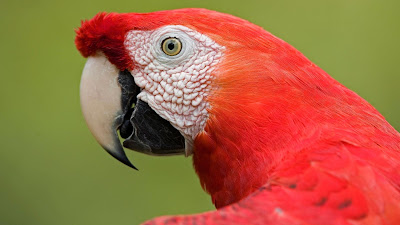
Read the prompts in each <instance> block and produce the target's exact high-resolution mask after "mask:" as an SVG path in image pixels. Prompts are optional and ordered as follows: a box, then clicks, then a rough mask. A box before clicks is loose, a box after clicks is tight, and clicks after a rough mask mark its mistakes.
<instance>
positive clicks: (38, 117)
mask: <svg viewBox="0 0 400 225" xmlns="http://www.w3.org/2000/svg"><path fill="white" fill-rule="evenodd" d="M184 7H203V8H208V9H213V10H218V11H222V12H226V13H230V14H233V15H236V16H239V17H242V18H245V19H247V20H250V21H251V22H253V23H255V24H258V25H261V26H262V27H264V28H265V29H267V30H269V31H270V32H272V33H273V34H275V35H277V36H279V37H281V38H282V39H284V40H286V41H287V42H289V43H290V44H292V45H294V46H295V47H296V48H298V49H299V50H300V51H302V52H303V53H304V54H305V55H306V56H307V57H309V58H310V59H311V60H312V61H314V62H315V63H316V64H317V65H319V66H320V67H322V68H323V69H324V70H326V71H327V72H328V73H329V74H331V75H332V76H333V77H334V78H335V79H337V80H339V81H340V82H342V83H343V84H345V85H346V86H347V87H349V88H351V89H353V90H355V91H356V92H357V93H359V94H360V95H361V96H362V97H364V98H365V99H367V100H368V101H369V102H371V103H372V104H373V105H374V106H375V107H376V108H377V109H378V110H379V111H380V112H381V113H382V114H383V115H384V116H385V117H386V118H387V120H389V122H390V123H391V124H392V125H393V126H394V127H395V128H397V129H398V130H399V128H400V120H399V118H400V104H399V96H400V89H399V82H400V72H399V65H400V54H399V52H400V42H399V40H400V13H399V10H400V1H398V0H383V1H382V0H375V1H372V0H336V1H319V0H303V1H294V0H293V1H288V0H281V1H272V0H264V1H252V0H246V1H243V0H219V1H213V0H197V1H194V0H179V1H178V0H157V1H153V0H129V1H128V0H113V1H109V0H97V1H85V0H69V1H54V0H36V1H27V0H1V1H0V8H1V9H2V10H1V13H0V27H1V35H0V65H1V67H0V69H1V74H0V103H1V106H0V107H1V108H0V109H1V110H0V124H1V128H0V143H1V145H0V146H1V147H0V148H1V150H0V224H5V225H24V224H29V225H54V224H57V225H71V224H74V225H87V224H96V225H103V224H116V225H128V224H129V225H133V224H138V223H140V222H143V221H144V220H146V219H150V218H152V217H155V216H159V215H165V214H188V213H198V212H203V211H206V210H212V209H214V207H213V206H212V204H211V201H210V198H209V196H208V195H207V194H205V193H204V192H203V191H202V189H201V187H200V185H199V182H198V179H197V177H196V175H195V173H194V171H193V169H192V165H191V158H184V157H167V158H161V157H150V156H145V155H140V154H137V153H134V152H130V153H129V157H130V159H131V160H132V161H133V163H134V164H135V165H136V166H137V167H138V168H139V169H140V171H139V172H137V171H133V170H131V169H129V168H128V167H126V166H124V165H122V164H121V163H118V162H117V161H116V160H114V159H112V158H111V157H110V156H109V155H108V154H107V153H106V152H105V151H103V150H102V149H101V148H100V146H99V145H98V144H97V143H96V142H95V140H94V138H92V136H91V134H90V133H89V130H88V129H87V127H86V125H85V122H84V120H83V117H82V115H81V111H80V105H79V93H78V92H79V81H80V74H81V71H82V69H83V66H84V63H85V59H84V58H82V57H81V56H80V54H79V53H78V52H77V51H76V49H75V46H74V36H75V34H74V28H76V27H78V26H79V25H80V20H81V19H89V18H91V17H93V16H94V15H95V14H96V13H97V12H99V11H107V12H112V11H116V12H150V11H156V10H166V9H175V8H184Z"/></svg>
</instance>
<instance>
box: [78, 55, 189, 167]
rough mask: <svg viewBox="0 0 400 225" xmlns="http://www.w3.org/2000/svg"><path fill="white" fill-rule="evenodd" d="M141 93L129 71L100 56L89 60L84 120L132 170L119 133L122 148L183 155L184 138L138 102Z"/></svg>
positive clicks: (83, 89)
mask: <svg viewBox="0 0 400 225" xmlns="http://www.w3.org/2000/svg"><path fill="white" fill-rule="evenodd" d="M140 91H141V89H140V88H139V87H138V86H137V85H136V84H135V81H134V78H133V76H132V74H131V73H130V72H129V71H127V70H124V71H120V70H118V68H117V67H116V66H115V65H113V64H111V63H110V62H109V60H108V59H107V58H106V57H105V56H104V55H103V54H96V55H95V56H90V57H88V60H87V62H86V65H85V68H84V69H83V73H82V78H81V87H80V96H81V107H82V112H83V116H84V117H85V120H86V123H87V125H88V127H89V129H90V131H91V132H92V134H93V136H94V137H95V139H96V140H97V142H98V143H99V144H100V145H101V146H102V147H103V148H104V149H105V150H106V151H107V152H108V153H110V155H112V156H113V157H114V158H116V159H118V160H119V161H120V162H122V163H123V164H125V165H127V166H129V167H131V168H133V169H136V167H135V166H133V165H132V163H131V162H130V161H129V159H128V158H127V157H126V154H125V152H124V150H123V147H122V145H121V142H120V140H119V136H118V133H117V131H118V130H119V134H120V136H121V138H123V139H125V140H124V142H123V145H124V146H125V147H126V148H129V149H132V150H134V151H137V152H141V153H144V154H148V155H180V154H185V139H184V137H183V136H182V135H181V134H180V132H179V131H178V130H176V129H175V128H174V127H173V126H172V125H171V124H170V123H169V122H168V121H167V120H165V119H163V118H161V117H160V116H159V115H158V114H157V113H156V112H155V111H154V110H153V109H152V108H150V106H149V105H148V104H147V103H146V102H144V101H142V100H140V99H137V95H138V94H139V93H140ZM132 106H134V108H132ZM136 170H137V169H136Z"/></svg>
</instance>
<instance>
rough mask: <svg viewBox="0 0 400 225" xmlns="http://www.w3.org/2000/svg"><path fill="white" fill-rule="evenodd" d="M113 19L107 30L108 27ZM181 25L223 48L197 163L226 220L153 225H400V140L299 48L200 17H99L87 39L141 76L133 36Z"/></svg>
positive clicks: (229, 21) (211, 217)
mask: <svg viewBox="0 0 400 225" xmlns="http://www.w3.org/2000/svg"><path fill="white" fill-rule="evenodd" d="M107 21H109V22H107ZM167 24H168V25H170V24H179V25H184V26H187V27H190V28H192V29H194V30H197V31H198V32H200V33H203V34H205V35H207V36H208V37H210V38H212V39H213V40H215V41H216V42H217V43H218V44H220V45H222V46H225V47H226V50H225V52H224V56H223V60H221V63H220V64H219V65H218V68H217V69H216V70H215V71H214V80H213V82H212V85H213V88H212V90H214V91H213V92H212V93H211V94H210V96H209V97H208V98H207V101H208V102H209V103H210V105H211V107H210V109H209V114H210V117H209V120H208V121H207V124H206V127H205V129H204V131H203V132H201V133H200V134H199V135H198V136H197V137H196V139H195V143H194V146H195V148H194V154H193V164H194V167H195V169H196V172H197V174H198V175H199V178H200V182H201V184H202V186H203V188H204V189H205V190H206V191H207V192H208V193H210V195H211V197H212V200H213V202H214V203H215V205H216V207H217V208H219V210H218V211H216V212H209V213H204V214H200V215H194V216H185V217H162V218H158V219H156V220H154V221H150V222H149V223H148V224H164V223H165V224H170V223H174V224H175V223H177V224H178V223H179V224H199V223H203V224H226V223H230V224H400V172H399V171H400V135H399V133H398V132H397V131H396V130H395V129H394V128H393V127H392V126H390V124H389V123H388V122H387V121H386V120H385V119H384V118H383V116H382V115H381V114H379V112H378V111H377V110H375V109H374V108H373V107H372V106H371V105H370V104H369V103H367V102H366V101H365V100H363V99H362V98H361V97H359V96H358V95H357V94H355V93H354V92H352V91H350V90H349V89H347V88H346V87H344V86H343V85H341V84H339V83H338V82H337V81H335V80H334V79H332V78H331V77H330V76H329V75H328V74H327V73H325V72H324V71H323V70H322V69H320V68H319V67H317V66H316V65H314V64H313V63H312V62H310V61H309V60H308V59H307V58H306V57H305V56H303V55H302V54H301V53H300V52H299V51H297V50H296V49H294V48H293V47H292V46H290V45H289V44H287V43H285V42H284V41H282V40H280V39H279V38H276V37H275V36H273V35H271V34H270V33H268V32H266V31H264V30H263V29H262V28H260V27H258V26H256V25H253V24H251V23H249V22H247V21H244V20H242V19H239V18H236V17H233V16H230V15H226V14H221V13H217V12H212V11H208V10H202V9H184V10H175V11H163V12H156V13H150V14H107V15H106V14H99V15H98V16H96V17H95V18H94V19H92V20H90V21H87V22H84V23H83V25H82V28H80V29H79V30H78V31H77V38H76V45H77V47H78V49H79V50H80V51H81V53H82V54H83V55H84V56H89V55H92V54H94V53H95V52H96V51H98V50H100V51H103V52H104V53H105V55H106V56H107V57H108V58H109V59H110V61H111V62H112V63H114V64H115V65H117V66H118V67H119V68H120V69H126V68H133V67H134V64H132V63H131V62H130V61H129V59H128V57H127V53H126V52H125V49H124V46H123V40H124V36H125V34H126V32H127V31H129V30H132V29H140V30H150V29H156V28H158V27H160V26H163V25H167Z"/></svg>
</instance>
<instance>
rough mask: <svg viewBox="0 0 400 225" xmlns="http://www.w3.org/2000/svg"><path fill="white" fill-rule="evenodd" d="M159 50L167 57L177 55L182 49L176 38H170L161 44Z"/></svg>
mask: <svg viewBox="0 0 400 225" xmlns="http://www.w3.org/2000/svg"><path fill="white" fill-rule="evenodd" d="M161 49H162V50H163V52H164V53H165V54H167V55H170V56H174V55H178V54H179V52H181V49H182V43H181V41H180V40H179V39H178V38H174V37H170V38H166V39H164V40H163V41H162V43H161Z"/></svg>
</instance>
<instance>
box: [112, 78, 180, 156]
mask: <svg viewBox="0 0 400 225" xmlns="http://www.w3.org/2000/svg"><path fill="white" fill-rule="evenodd" d="M118 82H119V84H120V86H121V91H122V96H121V104H122V108H123V116H122V117H121V118H123V121H121V122H120V124H121V125H120V126H119V127H118V129H119V133H120V136H121V137H122V138H123V139H125V140H124V142H123V146H124V147H126V148H129V149H131V150H134V151H137V152H141V153H145V154H149V155H178V154H184V153H185V139H184V137H183V136H182V135H181V133H180V132H179V131H178V130H177V129H175V128H174V127H173V126H172V125H171V123H169V122H168V121H167V120H165V119H163V118H161V117H160V116H159V115H158V114H157V113H156V112H155V111H154V110H153V109H152V108H150V106H149V105H148V104H147V103H146V102H144V101H142V100H140V99H137V97H136V96H137V95H138V94H139V93H140V91H141V90H140V88H139V87H138V86H137V85H136V84H135V82H134V79H133V76H132V75H131V73H130V72H129V71H127V70H125V71H120V72H119V75H118ZM132 106H133V108H132Z"/></svg>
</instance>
